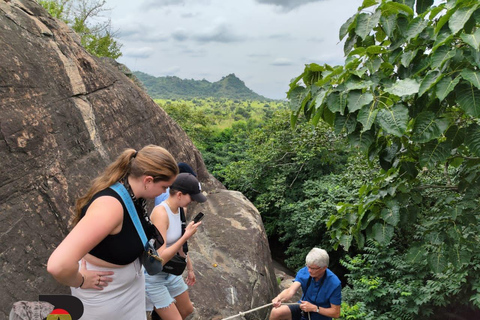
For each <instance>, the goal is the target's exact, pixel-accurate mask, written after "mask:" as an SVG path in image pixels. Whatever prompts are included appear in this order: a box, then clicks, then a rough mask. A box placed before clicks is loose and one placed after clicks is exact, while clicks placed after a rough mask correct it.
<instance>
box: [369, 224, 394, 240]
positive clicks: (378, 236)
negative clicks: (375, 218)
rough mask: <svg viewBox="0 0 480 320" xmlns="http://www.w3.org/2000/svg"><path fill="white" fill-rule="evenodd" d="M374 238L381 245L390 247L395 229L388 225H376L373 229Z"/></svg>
mask: <svg viewBox="0 0 480 320" xmlns="http://www.w3.org/2000/svg"><path fill="white" fill-rule="evenodd" d="M372 232H373V238H374V239H375V240H377V241H378V242H379V243H380V244H383V245H388V244H389V243H390V241H391V240H392V238H393V232H394V228H393V227H392V226H391V225H389V224H387V223H379V222H377V223H375V224H374V225H373V227H372Z"/></svg>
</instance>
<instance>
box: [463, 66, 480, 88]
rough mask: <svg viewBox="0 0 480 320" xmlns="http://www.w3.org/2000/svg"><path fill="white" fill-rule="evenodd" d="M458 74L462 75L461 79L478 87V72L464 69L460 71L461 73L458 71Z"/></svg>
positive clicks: (479, 79) (479, 73)
mask: <svg viewBox="0 0 480 320" xmlns="http://www.w3.org/2000/svg"><path fill="white" fill-rule="evenodd" d="M460 75H461V76H462V77H463V79H465V80H467V81H468V82H470V83H471V84H473V85H474V86H475V87H477V89H480V72H478V71H473V70H470V69H465V70H463V71H462V73H460Z"/></svg>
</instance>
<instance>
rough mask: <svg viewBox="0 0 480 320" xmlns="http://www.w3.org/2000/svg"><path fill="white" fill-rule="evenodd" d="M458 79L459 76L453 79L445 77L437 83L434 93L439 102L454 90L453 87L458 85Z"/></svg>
mask: <svg viewBox="0 0 480 320" xmlns="http://www.w3.org/2000/svg"><path fill="white" fill-rule="evenodd" d="M460 79H461V78H460V77H459V76H457V77H455V78H454V79H452V78H451V77H449V76H447V77H443V78H442V79H441V80H440V81H438V83H437V85H436V86H435V88H436V90H435V92H436V94H437V98H438V99H439V100H440V101H442V100H443V99H445V98H446V97H447V96H448V94H449V93H450V92H452V91H453V89H455V86H456V85H457V84H458V82H459V81H460Z"/></svg>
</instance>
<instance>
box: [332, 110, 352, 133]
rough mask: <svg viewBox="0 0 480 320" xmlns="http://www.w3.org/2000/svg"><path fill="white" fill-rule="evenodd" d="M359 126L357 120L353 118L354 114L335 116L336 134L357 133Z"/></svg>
mask: <svg viewBox="0 0 480 320" xmlns="http://www.w3.org/2000/svg"><path fill="white" fill-rule="evenodd" d="M356 125H357V119H356V118H355V117H354V116H353V114H352V113H348V114H346V115H339V114H337V115H336V116H335V132H336V133H341V132H343V131H344V130H345V132H346V133H347V134H350V133H352V132H353V131H355V127H356Z"/></svg>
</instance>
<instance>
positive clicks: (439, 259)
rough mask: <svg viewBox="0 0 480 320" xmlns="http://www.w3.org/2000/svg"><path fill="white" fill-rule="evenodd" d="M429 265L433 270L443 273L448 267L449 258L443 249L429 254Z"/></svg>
mask: <svg viewBox="0 0 480 320" xmlns="http://www.w3.org/2000/svg"><path fill="white" fill-rule="evenodd" d="M427 261H428V265H429V266H430V268H431V269H432V271H433V272H436V273H441V272H443V271H444V270H445V268H446V267H447V259H446V258H445V254H444V253H443V251H440V250H439V251H438V252H435V253H429V254H428V256H427Z"/></svg>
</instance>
